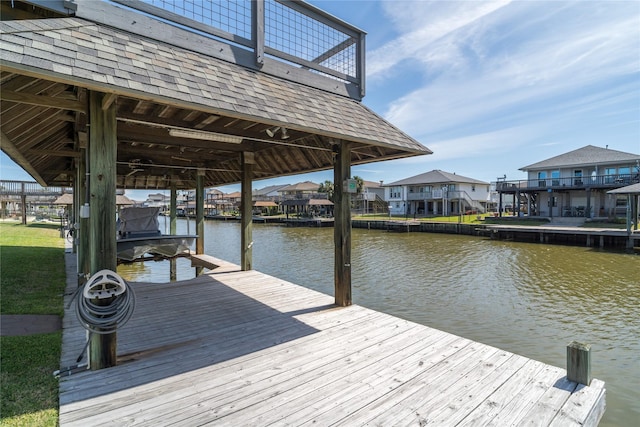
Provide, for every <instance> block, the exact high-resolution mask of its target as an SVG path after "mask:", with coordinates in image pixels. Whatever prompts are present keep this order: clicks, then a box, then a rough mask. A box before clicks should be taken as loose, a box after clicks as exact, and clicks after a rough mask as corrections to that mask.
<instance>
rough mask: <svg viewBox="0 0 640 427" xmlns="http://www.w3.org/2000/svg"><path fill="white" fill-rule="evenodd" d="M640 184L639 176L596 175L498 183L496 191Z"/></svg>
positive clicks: (611, 186) (617, 186) (577, 188)
mask: <svg viewBox="0 0 640 427" xmlns="http://www.w3.org/2000/svg"><path fill="white" fill-rule="evenodd" d="M639 182H640V175H639V174H625V175H594V176H583V177H577V176H576V177H568V178H540V179H530V180H520V181H499V182H496V191H498V192H506V193H513V192H516V191H525V190H549V189H551V190H572V189H573V190H579V189H586V188H611V189H613V188H620V187H624V186H627V185H631V184H636V183H639Z"/></svg>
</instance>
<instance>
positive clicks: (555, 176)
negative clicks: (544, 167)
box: [551, 170, 560, 185]
mask: <svg viewBox="0 0 640 427" xmlns="http://www.w3.org/2000/svg"><path fill="white" fill-rule="evenodd" d="M551 185H560V171H559V170H557V171H551Z"/></svg>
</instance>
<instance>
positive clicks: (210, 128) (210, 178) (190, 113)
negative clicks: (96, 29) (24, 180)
mask: <svg viewBox="0 0 640 427" xmlns="http://www.w3.org/2000/svg"><path fill="white" fill-rule="evenodd" d="M0 84H1V87H2V93H1V96H2V101H1V114H2V116H1V117H2V125H1V127H2V145H3V150H4V151H5V152H7V154H9V156H10V157H12V158H14V160H17V161H18V162H19V163H21V164H25V163H26V164H28V165H30V166H31V167H32V170H30V171H28V172H31V173H32V174H34V173H35V174H37V176H36V178H37V179H38V180H41V181H42V183H43V184H46V185H65V186H67V185H72V184H73V182H74V179H75V168H76V165H75V162H76V160H77V159H78V158H79V157H80V156H81V155H82V154H81V149H82V148H85V147H86V141H87V132H88V126H87V115H86V99H87V91H86V90H85V89H83V88H80V87H77V86H71V85H67V84H62V83H56V82H53V81H49V80H45V79H40V78H34V77H30V76H25V75H20V74H15V73H10V72H6V71H3V72H2V73H1V74H0ZM113 102H115V103H116V106H117V125H118V129H117V132H118V134H117V140H118V154H117V186H118V187H119V188H128V189H164V188H169V187H170V186H171V183H175V185H176V186H177V188H180V189H190V188H194V187H195V179H196V175H197V173H198V172H197V171H198V169H201V170H204V171H205V177H206V178H205V182H206V185H207V186H215V185H222V184H229V183H236V182H239V181H240V178H241V164H240V153H241V152H243V151H249V152H253V153H255V154H256V155H255V159H256V166H255V167H254V177H255V179H258V180H259V179H263V178H270V177H276V176H283V175H292V174H298V173H303V172H310V171H316V170H322V169H327V168H331V167H333V147H332V145H333V144H334V143H338V141H336V140H332V139H330V138H327V137H323V136H321V135H316V134H312V133H306V132H300V131H296V130H288V131H287V134H288V136H289V137H288V138H287V139H282V133H281V132H278V133H276V135H275V137H273V138H270V137H269V136H268V135H267V133H266V130H267V129H269V128H272V126H270V125H267V124H263V123H259V122H255V121H249V120H241V119H236V118H231V117H225V116H221V115H214V114H210V113H206V112H202V111H198V110H188V109H184V108H178V107H175V106H171V105H167V104H160V103H157V102H151V101H147V100H142V99H134V98H131V97H125V96H117V97H114V100H113ZM171 129H193V130H198V131H205V132H215V133H221V134H226V135H235V136H241V137H243V138H244V139H243V141H242V143H240V144H233V143H223V142H216V141H206V140H198V139H192V138H184V137H175V136H171V135H170V134H169V131H170V130H171ZM393 151H394V150H393V148H387V147H380V146H373V145H364V144H357V145H356V146H355V147H354V149H353V152H352V162H353V164H358V163H365V162H367V161H371V160H372V159H375V158H378V157H387V158H389V157H392V158H393V157H394V153H393ZM397 155H398V157H404V153H403V152H402V150H398V153H397ZM21 158H22V161H20V159H21Z"/></svg>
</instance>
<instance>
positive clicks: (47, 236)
mask: <svg viewBox="0 0 640 427" xmlns="http://www.w3.org/2000/svg"><path fill="white" fill-rule="evenodd" d="M59 233H60V232H59V230H58V226H56V225H54V224H32V225H27V226H24V225H21V224H16V223H6V222H5V223H0V294H1V296H2V302H1V304H0V308H1V310H0V311H1V312H2V314H57V315H62V313H63V296H62V294H63V292H64V287H65V268H64V241H63V240H62V239H61V238H60V234H59ZM61 342H62V334H61V333H60V332H56V333H50V334H37V335H31V336H18V337H11V336H7V337H0V357H1V360H2V363H1V364H0V380H1V382H0V386H1V387H0V390H1V391H0V425H1V426H7V427H9V426H34V425H37V426H55V425H57V423H58V381H57V380H56V379H55V378H54V377H53V375H52V374H53V371H55V370H56V369H58V368H59V361H60V348H61Z"/></svg>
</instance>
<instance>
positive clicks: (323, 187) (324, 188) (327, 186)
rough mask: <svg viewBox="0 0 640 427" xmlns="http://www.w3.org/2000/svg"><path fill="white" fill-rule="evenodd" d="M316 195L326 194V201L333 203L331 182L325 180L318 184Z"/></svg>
mask: <svg viewBox="0 0 640 427" xmlns="http://www.w3.org/2000/svg"><path fill="white" fill-rule="evenodd" d="M318 193H326V194H327V199H329V200H331V201H332V202H333V195H334V194H335V190H334V186H333V182H331V181H329V180H326V181H325V182H323V183H322V184H320V187H319V188H318Z"/></svg>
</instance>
